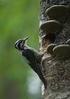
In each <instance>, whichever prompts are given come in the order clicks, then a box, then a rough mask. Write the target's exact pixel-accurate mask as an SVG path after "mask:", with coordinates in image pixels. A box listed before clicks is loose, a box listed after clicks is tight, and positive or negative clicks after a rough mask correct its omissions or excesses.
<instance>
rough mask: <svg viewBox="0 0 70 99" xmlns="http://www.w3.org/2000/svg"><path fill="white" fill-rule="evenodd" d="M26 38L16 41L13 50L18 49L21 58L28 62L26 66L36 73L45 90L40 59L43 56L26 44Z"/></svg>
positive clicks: (45, 85) (45, 83)
mask: <svg viewBox="0 0 70 99" xmlns="http://www.w3.org/2000/svg"><path fill="white" fill-rule="evenodd" d="M28 38H29V37H26V38H25V39H23V40H22V39H20V40H18V41H16V43H15V48H16V49H18V50H19V51H20V52H21V53H22V56H24V57H25V58H26V59H27V60H28V64H29V65H30V67H31V68H32V69H33V70H34V71H35V72H36V73H37V75H38V76H39V78H40V79H41V81H42V82H43V84H44V87H45V88H47V82H46V80H45V78H44V76H43V73H42V67H41V59H42V56H43V54H39V52H37V51H36V50H34V49H33V48H31V47H29V46H28V45H27V44H26V41H27V40H28Z"/></svg>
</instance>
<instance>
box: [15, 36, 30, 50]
mask: <svg viewBox="0 0 70 99" xmlns="http://www.w3.org/2000/svg"><path fill="white" fill-rule="evenodd" d="M28 39H29V37H26V38H24V39H19V40H17V41H16V42H15V48H16V49H18V50H23V49H24V45H25V43H26V41H27V40H28Z"/></svg>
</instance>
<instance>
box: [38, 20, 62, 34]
mask: <svg viewBox="0 0 70 99" xmlns="http://www.w3.org/2000/svg"><path fill="white" fill-rule="evenodd" d="M62 27H63V25H62V24H61V23H60V22H58V21H56V20H49V21H44V22H41V24H40V29H41V30H43V31H45V32H46V34H47V33H50V34H51V33H57V32H60V31H61V29H62Z"/></svg>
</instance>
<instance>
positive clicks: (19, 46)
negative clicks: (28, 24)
mask: <svg viewBox="0 0 70 99" xmlns="http://www.w3.org/2000/svg"><path fill="white" fill-rule="evenodd" d="M15 48H16V49H18V50H23V48H24V41H23V40H18V41H16V43H15Z"/></svg>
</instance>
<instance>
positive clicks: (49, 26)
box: [39, 5, 70, 59]
mask: <svg viewBox="0 0 70 99" xmlns="http://www.w3.org/2000/svg"><path fill="white" fill-rule="evenodd" d="M69 14H70V7H69V6H66V5H53V6H51V7H49V8H47V9H46V11H45V15H46V18H47V21H41V22H40V26H39V27H40V33H41V36H40V37H41V40H40V41H41V43H42V44H41V49H40V50H41V51H43V52H47V54H49V55H51V56H53V57H57V58H59V59H65V58H70V54H69V51H70V40H67V41H66V42H65V43H63V44H62V43H61V42H60V43H59V42H58V44H57V43H56V42H55V41H56V39H57V36H58V35H60V33H61V32H62V30H63V29H64V28H65V25H64V24H65V22H66V20H67V18H68V17H69Z"/></svg>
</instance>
